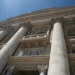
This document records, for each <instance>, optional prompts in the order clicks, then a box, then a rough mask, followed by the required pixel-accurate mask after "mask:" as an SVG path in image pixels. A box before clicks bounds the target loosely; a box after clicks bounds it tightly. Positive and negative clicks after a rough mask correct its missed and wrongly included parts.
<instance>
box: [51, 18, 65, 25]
mask: <svg viewBox="0 0 75 75" xmlns="http://www.w3.org/2000/svg"><path fill="white" fill-rule="evenodd" d="M57 22H60V23H62V25H64V23H65V21H64V18H63V17H51V22H50V25H54V23H57Z"/></svg>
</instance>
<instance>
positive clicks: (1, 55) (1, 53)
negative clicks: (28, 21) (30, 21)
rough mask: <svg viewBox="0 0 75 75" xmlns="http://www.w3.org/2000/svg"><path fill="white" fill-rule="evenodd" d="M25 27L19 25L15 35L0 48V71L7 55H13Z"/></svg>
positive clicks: (24, 32)
mask: <svg viewBox="0 0 75 75" xmlns="http://www.w3.org/2000/svg"><path fill="white" fill-rule="evenodd" d="M26 32H27V28H26V27H21V28H20V29H19V30H18V31H17V32H16V33H15V35H14V36H13V37H12V38H11V39H10V40H9V41H8V42H7V43H6V45H5V46H4V47H3V48H2V49H1V50H0V73H1V72H2V70H3V68H4V67H5V65H6V63H7V60H8V58H9V56H11V55H13V53H14V52H15V50H16V48H17V47H18V45H19V43H20V39H21V38H22V37H23V35H24V34H26Z"/></svg>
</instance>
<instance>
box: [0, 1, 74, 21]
mask: <svg viewBox="0 0 75 75" xmlns="http://www.w3.org/2000/svg"><path fill="white" fill-rule="evenodd" d="M64 6H75V0H0V21H2V20H6V19H8V18H10V17H15V16H18V15H21V14H25V13H29V12H33V11H36V10H40V9H44V8H54V7H64Z"/></svg>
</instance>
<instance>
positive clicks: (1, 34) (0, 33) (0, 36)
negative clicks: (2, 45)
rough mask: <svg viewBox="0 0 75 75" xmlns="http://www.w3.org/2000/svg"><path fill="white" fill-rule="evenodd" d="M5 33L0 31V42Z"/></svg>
mask: <svg viewBox="0 0 75 75" xmlns="http://www.w3.org/2000/svg"><path fill="white" fill-rule="evenodd" d="M7 33H8V32H7V31H5V30H1V31H0V41H1V40H2V39H3V38H4V37H5V36H6V35H7Z"/></svg>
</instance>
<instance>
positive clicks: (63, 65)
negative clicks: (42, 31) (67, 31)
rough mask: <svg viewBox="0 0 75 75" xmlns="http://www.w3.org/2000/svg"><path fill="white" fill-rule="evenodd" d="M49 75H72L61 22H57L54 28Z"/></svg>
mask: <svg viewBox="0 0 75 75" xmlns="http://www.w3.org/2000/svg"><path fill="white" fill-rule="evenodd" d="M47 75H70V73H69V64H68V57H67V50H66V46H65V40H64V34H63V29H62V24H61V23H60V22H56V23H55V24H54V26H53V36H52V45H51V53H50V60H49V69H48V74H47Z"/></svg>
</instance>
